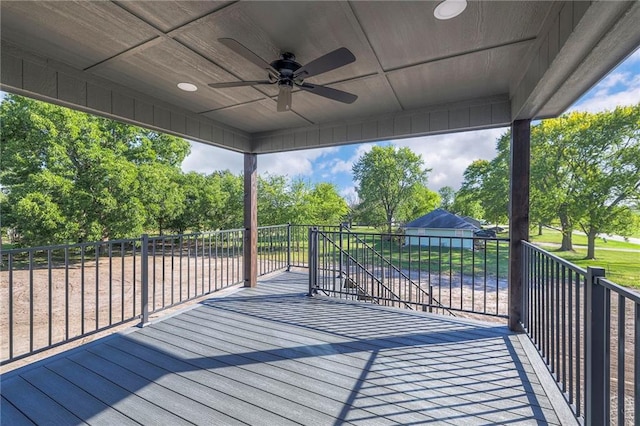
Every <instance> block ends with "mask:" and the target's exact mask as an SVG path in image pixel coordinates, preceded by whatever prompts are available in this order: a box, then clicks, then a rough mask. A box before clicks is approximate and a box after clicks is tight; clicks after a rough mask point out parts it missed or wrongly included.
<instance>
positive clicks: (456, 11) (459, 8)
mask: <svg viewBox="0 0 640 426" xmlns="http://www.w3.org/2000/svg"><path fill="white" fill-rule="evenodd" d="M466 8H467V0H444V1H442V2H440V4H438V5H437V6H436V8H435V10H434V11H433V16H435V17H436V18H437V19H440V20H442V21H445V20H447V19H451V18H455V17H456V16H458V15H460V14H461V13H462V12H464V10H465V9H466Z"/></svg>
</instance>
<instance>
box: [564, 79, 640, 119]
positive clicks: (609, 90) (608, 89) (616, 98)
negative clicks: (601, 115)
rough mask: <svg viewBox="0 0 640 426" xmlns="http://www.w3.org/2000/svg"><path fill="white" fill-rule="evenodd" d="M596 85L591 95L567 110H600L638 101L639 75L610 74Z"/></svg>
mask: <svg viewBox="0 0 640 426" xmlns="http://www.w3.org/2000/svg"><path fill="white" fill-rule="evenodd" d="M600 84H601V85H602V84H604V86H602V87H601V86H600V85H599V86H598V89H597V90H596V91H595V93H594V94H593V96H589V97H587V98H585V99H584V100H581V101H579V102H577V103H576V104H575V105H574V106H572V107H571V108H570V109H569V111H587V112H592V113H596V112H602V111H605V110H612V109H615V108H616V107H617V106H622V105H635V104H637V103H638V101H640V75H635V76H634V75H632V74H630V73H625V74H619V73H616V74H612V75H610V76H608V77H607V78H605V79H604V80H603V81H602V82H601V83H600ZM620 86H622V88H621V89H620Z"/></svg>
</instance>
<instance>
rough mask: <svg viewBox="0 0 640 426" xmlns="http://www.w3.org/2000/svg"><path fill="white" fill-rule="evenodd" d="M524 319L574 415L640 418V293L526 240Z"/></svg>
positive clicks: (613, 420) (611, 420) (596, 421)
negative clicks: (639, 400)
mask: <svg viewBox="0 0 640 426" xmlns="http://www.w3.org/2000/svg"><path fill="white" fill-rule="evenodd" d="M523 260H524V265H525V266H524V268H523V307H524V309H523V313H522V323H523V327H524V329H525V330H526V332H527V334H528V335H529V337H530V338H531V340H532V342H533V343H534V344H535V345H536V347H537V348H538V351H539V352H540V355H541V356H542V357H543V359H544V361H545V362H546V364H547V366H548V368H549V371H550V372H551V374H552V375H553V377H554V378H555V380H556V382H557V383H558V386H559V388H560V390H561V391H562V392H563V393H564V395H565V398H566V399H567V402H568V403H569V404H570V406H571V408H572V410H573V412H574V414H575V415H576V417H578V418H579V419H581V420H583V421H585V423H586V424H590V425H601V424H618V425H627V424H629V425H631V424H637V422H638V420H639V419H640V414H639V410H640V404H639V403H638V398H639V397H640V390H639V386H640V359H639V356H640V350H639V348H640V295H638V294H637V293H635V292H632V291H630V290H628V289H625V288H623V287H620V286H619V285H617V284H615V283H613V282H611V281H609V280H607V279H606V278H605V277H604V276H605V271H604V269H602V268H592V267H589V268H587V270H585V269H582V268H580V267H577V266H575V265H573V264H571V263H569V262H567V261H566V260H564V259H561V258H559V257H557V256H554V255H553V254H551V253H548V252H546V251H544V250H542V249H540V248H538V247H536V246H534V245H532V244H530V243H528V242H524V241H523Z"/></svg>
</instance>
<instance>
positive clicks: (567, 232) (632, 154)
mask: <svg viewBox="0 0 640 426" xmlns="http://www.w3.org/2000/svg"><path fill="white" fill-rule="evenodd" d="M509 139H510V134H509V132H507V133H506V134H504V135H502V136H501V137H500V138H499V140H498V143H497V152H498V154H497V156H496V158H494V159H493V160H492V161H490V162H489V161H486V160H477V161H475V162H473V163H472V164H471V165H470V166H469V167H468V168H467V170H466V171H465V174H464V181H463V184H462V187H461V189H460V190H459V191H458V192H457V193H456V198H455V202H454V210H458V211H457V212H458V213H466V212H460V211H459V210H460V209H462V208H463V206H464V205H466V206H467V208H468V207H469V206H473V205H474V204H475V205H476V206H477V207H480V208H481V209H480V210H481V211H479V213H481V214H482V216H480V217H483V218H484V219H487V220H490V221H492V222H497V221H501V220H503V219H505V218H506V217H507V212H508V203H507V199H508V189H509V149H510V148H509ZM638 159H640V104H638V105H635V106H628V107H618V108H616V109H614V110H613V111H605V112H602V113H597V114H592V113H586V112H573V113H570V114H565V115H563V116H561V117H559V118H556V119H549V120H544V121H542V122H540V123H539V124H536V125H534V126H532V129H531V195H530V218H531V221H532V223H540V224H551V223H552V222H555V221H557V223H559V225H560V228H561V231H562V236H563V238H562V244H561V250H572V249H573V246H572V239H571V236H572V233H573V231H574V230H575V229H576V228H579V229H581V230H582V231H584V232H585V233H586V234H587V236H588V247H587V258H590V259H591V258H594V257H595V239H596V236H597V234H599V233H617V234H620V235H628V233H629V232H631V230H632V228H633V227H634V223H635V219H634V214H633V211H634V205H637V203H638V200H640V161H639V160H638Z"/></svg>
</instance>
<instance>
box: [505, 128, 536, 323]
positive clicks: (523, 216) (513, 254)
mask: <svg viewBox="0 0 640 426" xmlns="http://www.w3.org/2000/svg"><path fill="white" fill-rule="evenodd" d="M530 150H531V120H516V121H514V122H513V123H512V124H511V168H510V186H509V239H510V243H509V249H510V251H509V329H511V330H513V331H520V329H521V327H520V321H521V316H522V309H523V301H522V294H523V292H522V286H523V279H522V270H523V268H524V262H523V256H522V241H523V240H524V241H528V240H529V169H530V162H531V159H530Z"/></svg>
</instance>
